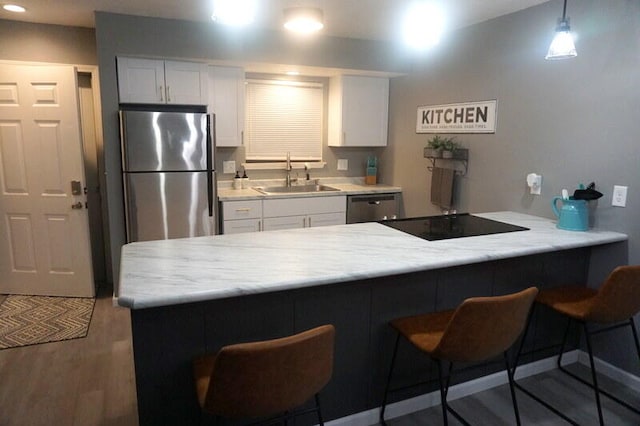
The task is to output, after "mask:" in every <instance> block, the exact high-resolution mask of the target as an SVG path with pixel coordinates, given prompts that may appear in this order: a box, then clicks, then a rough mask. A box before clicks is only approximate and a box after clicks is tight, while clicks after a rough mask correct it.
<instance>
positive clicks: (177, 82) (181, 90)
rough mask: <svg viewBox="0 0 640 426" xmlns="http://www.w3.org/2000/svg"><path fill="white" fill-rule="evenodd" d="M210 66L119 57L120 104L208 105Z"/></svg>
mask: <svg viewBox="0 0 640 426" xmlns="http://www.w3.org/2000/svg"><path fill="white" fill-rule="evenodd" d="M208 80H209V79H208V75H207V65H206V64H201V63H197V62H182V61H163V60H156V59H142V58H125V57H118V95H119V96H120V103H136V104H178V105H206V104H207V97H208V96H207V95H208V90H207V85H208Z"/></svg>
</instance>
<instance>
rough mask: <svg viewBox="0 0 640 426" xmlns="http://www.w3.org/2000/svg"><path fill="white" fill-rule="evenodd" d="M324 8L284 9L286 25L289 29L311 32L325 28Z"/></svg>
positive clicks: (297, 31)
mask: <svg viewBox="0 0 640 426" xmlns="http://www.w3.org/2000/svg"><path fill="white" fill-rule="evenodd" d="M322 21H323V16H322V10H320V9H318V8H315V7H289V8H287V9H284V27H285V28H286V29H288V30H289V31H293V32H296V33H301V34H311V33H315V32H318V31H320V30H321V29H323V28H324V23H323V22H322Z"/></svg>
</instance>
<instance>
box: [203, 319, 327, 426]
mask: <svg viewBox="0 0 640 426" xmlns="http://www.w3.org/2000/svg"><path fill="white" fill-rule="evenodd" d="M334 340H335V329H334V327H333V325H323V326H320V327H316V328H313V329H311V330H307V331H304V332H302V333H299V334H295V335H293V336H288V337H284V338H280V339H273V340H265V341H259V342H250V343H239V344H235V345H230V346H225V347H223V348H222V349H220V351H218V352H217V353H216V354H211V355H205V356H202V357H199V358H196V359H195V360H194V362H193V372H194V378H195V384H196V393H197V396H198V402H199V403H200V407H201V408H202V412H203V420H205V419H206V417H207V416H213V417H214V418H215V419H216V420H217V419H218V418H228V419H251V420H255V419H258V421H257V422H256V423H261V424H271V423H274V422H276V421H278V420H279V421H282V420H285V421H286V420H288V419H290V418H293V417H294V416H296V415H299V414H303V413H308V412H316V413H317V415H318V421H319V424H321V425H322V424H324V423H323V419H322V413H321V411H320V401H319V398H318V393H319V392H320V390H321V389H322V388H323V387H324V386H325V385H326V384H327V383H328V382H329V380H330V379H331V375H332V372H333V351H334ZM312 397H315V405H314V406H313V407H312V408H310V409H306V410H295V409H296V408H298V407H301V406H302V405H303V404H305V403H306V402H307V401H309V400H310V399H311V398H312Z"/></svg>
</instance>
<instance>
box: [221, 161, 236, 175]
mask: <svg viewBox="0 0 640 426" xmlns="http://www.w3.org/2000/svg"><path fill="white" fill-rule="evenodd" d="M235 172H236V162H235V161H223V162H222V173H235Z"/></svg>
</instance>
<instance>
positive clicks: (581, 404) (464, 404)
mask: <svg viewBox="0 0 640 426" xmlns="http://www.w3.org/2000/svg"><path fill="white" fill-rule="evenodd" d="M569 367H570V368H569V369H571V370H572V371H573V372H574V373H576V374H578V375H580V376H581V377H583V378H584V379H588V378H589V377H590V372H589V369H588V368H586V367H584V366H582V365H580V364H573V365H571V366H569ZM518 382H519V383H520V384H521V385H522V386H524V387H526V388H527V389H528V390H529V391H531V392H533V393H535V394H536V395H537V396H539V397H541V398H543V399H544V400H545V401H547V402H548V403H551V404H552V405H553V406H554V407H556V408H557V409H559V410H560V411H561V412H563V413H564V414H565V415H567V416H568V417H570V418H571V419H573V420H574V421H575V422H577V423H578V424H580V425H582V426H592V425H593V426H596V425H599V422H598V412H597V409H596V404H595V397H594V393H593V391H592V390H591V388H589V387H587V386H584V385H582V384H580V383H579V382H577V381H575V380H574V379H573V378H570V377H569V376H567V375H565V374H564V373H562V372H561V371H560V370H552V371H549V372H546V373H542V374H538V375H536V376H532V377H527V378H525V379H521V380H519V381H518ZM598 383H599V384H600V385H602V387H603V389H606V390H608V391H609V392H611V393H614V394H615V395H617V396H619V397H620V398H622V399H623V400H624V401H626V402H627V403H629V404H631V405H633V406H636V407H638V408H640V392H635V391H633V390H631V389H629V388H627V387H625V386H623V385H621V384H619V383H618V382H615V381H613V380H610V379H608V378H607V377H603V376H602V375H599V376H598ZM516 398H517V400H518V407H519V409H520V420H521V421H522V425H524V426H526V425H536V426H555V425H559V426H564V425H569V423H567V422H565V421H563V420H562V419H561V418H559V417H558V416H556V415H555V414H553V413H552V412H551V411H549V410H547V409H546V408H544V407H543V406H542V405H540V404H539V403H538V402H536V401H534V400H533V399H531V398H530V397H529V396H527V395H526V394H524V393H522V392H520V391H518V390H516ZM601 399H602V406H603V415H604V421H605V424H606V425H607V426H638V425H640V415H638V414H635V413H633V412H632V411H630V410H627V409H626V408H624V407H622V406H620V405H618V404H617V403H615V402H613V401H611V400H609V399H608V398H607V397H604V396H603V397H601ZM450 405H451V406H452V407H453V408H454V409H455V410H456V411H458V412H459V413H460V414H461V415H462V416H463V417H464V418H465V419H466V420H467V421H468V422H469V423H471V424H472V425H474V426H497V425H515V424H516V422H515V417H514V414H513V408H512V403H511V394H510V393H509V386H508V385H502V386H498V387H496V388H493V389H490V390H487V391H483V392H479V393H477V394H474V395H471V396H468V397H465V398H461V399H457V400H454V401H452V402H451V403H450ZM441 424H442V409H441V407H440V405H438V406H436V407H431V408H428V409H426V410H422V411H418V412H416V413H413V414H409V415H406V416H403V417H399V418H396V419H391V420H387V425H388V426H416V425H441ZM461 424H462V423H460V422H458V421H457V420H456V419H455V418H454V417H453V416H452V415H451V414H449V425H450V426H458V425H461Z"/></svg>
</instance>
